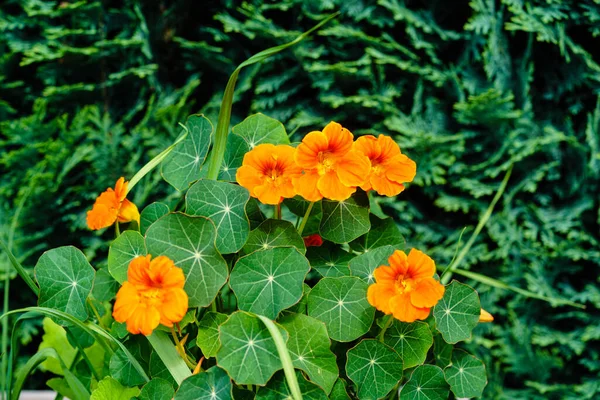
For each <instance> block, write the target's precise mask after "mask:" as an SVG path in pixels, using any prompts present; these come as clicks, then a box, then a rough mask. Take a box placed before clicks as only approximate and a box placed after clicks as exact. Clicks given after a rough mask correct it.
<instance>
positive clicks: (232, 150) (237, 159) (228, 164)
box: [219, 134, 250, 182]
mask: <svg viewBox="0 0 600 400" xmlns="http://www.w3.org/2000/svg"><path fill="white" fill-rule="evenodd" d="M248 151H250V146H248V144H247V143H246V141H245V140H244V139H243V138H242V137H241V136H238V135H236V134H231V135H228V136H227V147H225V155H224V157H223V163H222V164H221V170H220V171H219V180H220V181H229V182H235V181H236V179H235V175H236V173H237V169H238V168H239V167H241V166H242V161H244V155H245V154H246V153H247V152H248Z"/></svg>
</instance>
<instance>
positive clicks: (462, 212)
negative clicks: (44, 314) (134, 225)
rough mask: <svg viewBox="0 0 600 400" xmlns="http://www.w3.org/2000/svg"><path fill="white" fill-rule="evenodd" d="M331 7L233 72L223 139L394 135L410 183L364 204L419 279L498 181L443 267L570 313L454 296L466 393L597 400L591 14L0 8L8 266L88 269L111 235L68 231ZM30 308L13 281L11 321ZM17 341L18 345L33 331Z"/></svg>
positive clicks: (557, 4)
mask: <svg viewBox="0 0 600 400" xmlns="http://www.w3.org/2000/svg"><path fill="white" fill-rule="evenodd" d="M336 10H340V11H341V12H342V14H341V16H340V17H339V18H337V19H336V20H335V21H333V22H331V23H329V24H328V25H327V26H326V27H325V28H324V29H322V30H321V31H320V32H319V33H318V34H317V35H315V36H314V37H313V38H312V39H311V40H307V41H304V42H302V43H301V44H300V45H298V46H296V47H294V48H293V49H292V50H289V51H286V52H284V53H281V54H280V55H278V56H276V57H275V58H273V59H271V61H269V62H268V63H264V64H263V65H259V66H256V67H250V68H248V69H247V70H245V71H244V72H243V73H242V76H241V79H240V81H239V83H238V87H237V92H236V99H235V100H236V101H235V103H234V111H233V112H234V116H233V122H234V123H235V122H238V121H239V120H241V119H242V118H244V117H245V116H247V115H248V114H250V113H254V112H262V113H265V114H267V115H269V116H271V117H274V118H278V119H280V120H281V121H282V122H284V124H285V126H286V128H287V129H288V132H296V138H298V137H299V136H300V135H302V134H305V133H306V132H308V131H310V130H313V129H319V128H320V127H322V126H323V125H324V124H326V123H327V122H329V121H330V120H336V121H338V122H341V123H342V124H343V125H344V126H346V127H348V128H349V129H350V130H351V131H353V132H354V133H355V134H363V133H378V132H381V133H386V134H390V135H394V137H395V139H396V140H397V141H398V143H399V144H400V145H401V147H402V150H403V152H405V153H406V154H408V155H409V156H410V157H411V158H413V159H414V160H415V161H416V162H417V165H418V173H417V178H416V179H415V181H414V183H412V184H411V185H410V186H409V189H407V190H406V192H405V193H403V194H402V195H401V196H399V197H398V198H397V199H384V201H382V205H383V206H384V209H385V211H386V212H387V213H388V214H390V215H394V217H395V218H396V219H397V221H398V224H399V226H400V228H401V230H402V233H403V234H404V235H405V237H406V239H407V247H409V248H410V247H413V246H414V247H418V248H420V249H422V250H425V251H426V252H428V253H429V254H430V255H431V256H432V257H433V258H434V259H435V260H436V262H437V263H438V264H439V265H446V264H447V263H448V262H449V261H450V259H451V258H452V255H453V253H454V251H455V248H456V243H457V241H458V237H459V234H460V232H461V230H462V229H463V227H465V226H466V227H468V228H467V230H466V231H465V236H464V238H468V237H469V236H470V234H471V233H472V231H473V227H474V226H475V225H476V224H477V221H478V219H479V217H480V215H481V213H482V212H483V210H485V209H486V208H487V206H488V204H489V203H490V201H491V199H492V197H493V195H494V193H495V191H496V190H497V189H498V187H499V185H500V182H501V180H502V178H503V177H504V174H505V173H506V171H507V169H508V168H509V166H510V165H511V164H514V170H513V174H512V177H511V179H510V181H509V183H508V187H507V190H506V192H505V194H504V196H503V197H502V199H501V201H500V202H499V204H498V206H497V209H496V212H495V213H494V215H493V216H492V218H491V219H490V221H489V222H488V224H487V226H486V228H485V229H484V230H483V232H482V234H481V235H480V236H479V238H478V239H477V241H476V243H475V245H474V246H473V248H472V249H471V251H470V252H469V254H468V255H467V257H466V259H465V262H464V263H463V265H462V266H463V267H464V268H468V269H471V270H473V271H476V272H479V273H482V274H485V275H488V276H491V277H494V278H497V279H500V280H502V281H504V282H506V283H508V284H510V285H514V286H516V287H520V288H524V289H528V290H531V291H533V292H536V293H539V294H542V295H545V296H550V297H560V298H568V299H571V300H574V301H578V302H581V303H585V304H586V306H587V309H586V310H579V309H576V308H572V307H564V306H562V307H553V306H552V305H550V304H548V303H544V302H541V301H538V300H532V299H526V298H524V297H522V296H519V295H516V294H515V293H512V292H508V291H502V290H497V289H490V288H489V287H486V286H484V285H481V284H478V283H474V282H470V283H471V284H472V285H473V286H474V287H476V288H477V290H478V291H479V292H480V294H481V299H482V304H483V306H484V307H485V308H486V309H487V310H489V311H490V312H492V313H493V314H494V316H495V317H496V321H495V322H494V323H493V324H490V325H486V326H483V327H480V328H477V329H476V336H475V338H474V339H473V341H472V342H471V343H469V344H467V346H468V347H469V348H470V349H471V350H472V351H474V352H475V353H476V354H477V355H478V356H480V357H481V358H482V359H484V361H485V363H486V366H487V368H488V375H489V381H490V382H489V385H488V387H487V389H486V392H485V394H484V398H486V399H487V398H507V399H508V398H510V399H548V398H550V399H553V398H556V399H585V398H588V399H591V398H598V396H600V383H599V379H598V376H599V374H600V346H599V340H600V324H599V321H600V318H599V317H600V313H599V312H598V308H599V307H600V289H599V285H598V275H599V273H598V272H599V265H600V246H599V240H600V234H599V231H600V227H599V222H600V214H599V195H598V193H599V192H598V189H599V182H600V179H599V175H600V150H599V147H600V133H599V129H600V128H599V123H600V102H599V97H598V96H599V94H600V93H599V89H600V65H599V63H600V54H599V53H600V3H599V2H598V1H594V0H580V1H561V0H539V1H524V0H502V1H488V0H472V1H470V2H468V1H466V0H457V1H449V0H431V1H425V0H423V1H416V0H413V1H410V0H406V1H401V0H379V1H366V0H364V1H361V0H326V1H321V0H312V1H303V0H285V1H272V2H271V1H268V2H266V1H265V2H263V1H256V0H254V1H248V2H247V3H245V4H244V5H242V3H241V2H234V1H192V0H188V1H183V0H179V1H133V0H122V1H88V0H82V1H62V2H60V1H41V0H22V1H15V0H12V1H11V0H8V1H4V2H2V6H1V8H0V121H2V122H0V179H1V180H0V228H1V231H0V234H1V235H2V236H3V238H4V239H5V240H10V241H11V244H12V248H13V250H14V252H15V253H16V254H17V255H18V256H19V258H20V260H22V261H23V262H24V264H25V265H26V266H28V267H32V266H33V265H34V264H35V261H36V259H37V257H38V256H39V254H40V252H41V251H42V250H44V249H47V248H50V247H55V246H58V245H63V244H73V245H76V246H78V247H80V248H84V249H86V252H87V255H88V256H89V257H90V258H91V259H92V260H95V264H96V265H102V263H103V262H104V259H105V256H106V250H107V244H108V242H109V239H110V238H111V237H112V235H113V232H112V231H111V230H108V231H106V232H104V233H94V232H90V231H88V230H87V229H86V227H85V211H86V210H87V209H88V208H90V207H91V204H92V203H93V201H94V198H95V196H96V195H97V194H98V193H99V192H100V191H102V190H104V189H105V188H106V187H108V186H109V185H112V184H114V182H115V180H116V179H117V178H118V177H119V176H122V175H123V176H126V177H131V176H132V175H133V174H134V173H135V172H136V171H137V170H138V169H139V168H140V167H141V166H142V165H143V164H144V163H145V162H146V161H148V160H149V159H150V158H151V157H153V156H154V155H156V154H157V153H158V152H159V151H160V150H162V149H163V148H165V147H166V146H167V145H168V144H169V143H171V142H172V141H173V140H174V138H175V137H176V136H177V135H178V134H179V132H180V128H179V127H178V126H177V123H178V122H179V121H184V119H185V117H186V116H187V115H188V114H190V113H193V112H204V113H205V114H207V115H208V116H209V117H210V118H211V119H212V120H213V122H214V121H216V114H217V113H218V106H219V103H220V99H221V95H222V91H223V89H224V87H225V83H226V81H227V78H228V76H229V74H230V73H231V72H232V71H233V69H234V68H235V66H237V65H238V64H239V63H240V62H242V61H244V60H245V59H246V58H247V57H249V56H250V55H252V54H253V53H255V52H257V51H259V50H261V49H264V48H267V47H270V46H273V45H277V44H281V43H284V42H287V41H289V40H291V39H293V38H294V37H295V36H297V34H298V33H300V32H302V31H305V30H307V29H309V28H310V27H312V26H313V25H315V24H316V23H317V21H319V20H321V19H322V18H324V17H325V16H326V15H328V14H330V13H332V12H334V11H336ZM167 195H169V196H171V197H170V198H169V199H168V200H167V201H170V202H176V201H177V199H178V197H177V195H175V196H173V195H172V190H171V189H170V188H168V187H167V185H166V184H165V183H163V182H162V181H161V179H160V175H159V174H158V172H157V173H154V174H153V175H152V176H151V177H149V178H146V179H144V180H143V182H142V183H141V184H140V185H138V186H137V187H136V189H135V195H134V198H133V200H134V201H135V202H136V203H137V204H140V205H143V204H149V202H151V201H153V200H159V199H164V198H165V196H167ZM463 242H464V239H463ZM7 270H8V264H7V262H6V260H5V259H3V260H2V274H5V273H6V271H7ZM33 302H34V299H33V297H32V296H30V295H29V294H28V293H27V289H26V288H25V285H24V284H23V283H22V282H21V281H20V279H15V280H13V285H12V287H11V304H10V305H11V307H12V308H16V307H20V306H25V305H30V304H32V303H33ZM27 327H28V329H29V331H27V332H28V333H27V332H26V334H24V335H23V339H24V340H25V341H27V340H32V337H30V335H35V334H36V332H35V331H36V329H39V326H36V325H28V326H27ZM29 334H30V335H29ZM38 334H39V332H38ZM38 340H39V339H33V342H30V344H29V346H30V349H35V347H36V345H37V344H36V342H37V341H38Z"/></svg>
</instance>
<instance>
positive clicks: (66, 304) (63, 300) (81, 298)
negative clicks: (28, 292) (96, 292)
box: [35, 246, 95, 321]
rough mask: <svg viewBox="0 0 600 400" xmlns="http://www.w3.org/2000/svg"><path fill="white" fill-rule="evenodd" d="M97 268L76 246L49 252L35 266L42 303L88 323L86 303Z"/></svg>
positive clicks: (42, 305)
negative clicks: (95, 268)
mask: <svg viewBox="0 0 600 400" xmlns="http://www.w3.org/2000/svg"><path fill="white" fill-rule="evenodd" d="M94 274H95V272H94V268H93V267H92V266H91V265H90V263H89V262H88V261H87V259H86V258H85V256H84V255H83V253H82V252H81V251H80V250H78V249H76V248H75V247H73V246H64V247H59V248H56V249H52V250H48V251H47V252H45V253H44V254H42V256H41V257H40V259H39V260H38V262H37V264H36V266H35V278H36V280H37V281H38V284H39V285H40V294H39V298H38V304H39V306H40V307H49V308H54V309H56V310H60V311H64V312H66V313H67V314H70V315H72V316H73V317H75V318H77V319H79V320H82V321H85V320H86V319H87V317H88V313H87V309H86V307H85V301H86V299H87V297H88V296H89V294H90V292H91V291H92V285H93V282H94Z"/></svg>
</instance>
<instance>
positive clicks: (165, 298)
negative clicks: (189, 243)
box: [113, 255, 188, 335]
mask: <svg viewBox="0 0 600 400" xmlns="http://www.w3.org/2000/svg"><path fill="white" fill-rule="evenodd" d="M184 284H185V277H184V275H183V271H182V270H181V268H178V267H176V266H175V264H174V263H173V261H172V260H171V259H170V258H168V257H165V256H158V257H156V258H155V259H154V260H152V256H151V255H147V256H139V257H136V258H134V259H133V260H131V263H129V269H128V270H127V281H126V282H124V283H123V286H121V289H119V292H118V293H117V301H116V302H115V307H114V310H113V317H114V319H115V320H116V321H117V322H126V323H127V330H128V331H129V332H130V333H133V334H137V333H142V334H144V335H150V334H151V333H152V331H153V330H154V329H155V328H156V327H157V326H158V324H159V323H160V324H163V325H164V326H167V327H172V326H173V324H174V323H176V322H179V321H181V319H182V318H183V316H184V315H185V313H186V312H187V309H188V296H187V294H186V293H185V291H184V290H183V286H184Z"/></svg>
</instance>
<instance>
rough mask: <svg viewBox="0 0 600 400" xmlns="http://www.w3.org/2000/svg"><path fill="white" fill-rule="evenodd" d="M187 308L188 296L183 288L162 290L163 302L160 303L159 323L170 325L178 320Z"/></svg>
mask: <svg viewBox="0 0 600 400" xmlns="http://www.w3.org/2000/svg"><path fill="white" fill-rule="evenodd" d="M187 310H188V296H187V294H186V293H185V291H184V290H183V289H169V290H165V291H164V292H163V302H162V304H161V305H160V308H159V312H160V323H161V324H163V325H165V326H168V327H171V326H173V323H174V322H179V321H181V320H182V319H183V317H184V316H185V313H186V312H187Z"/></svg>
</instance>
